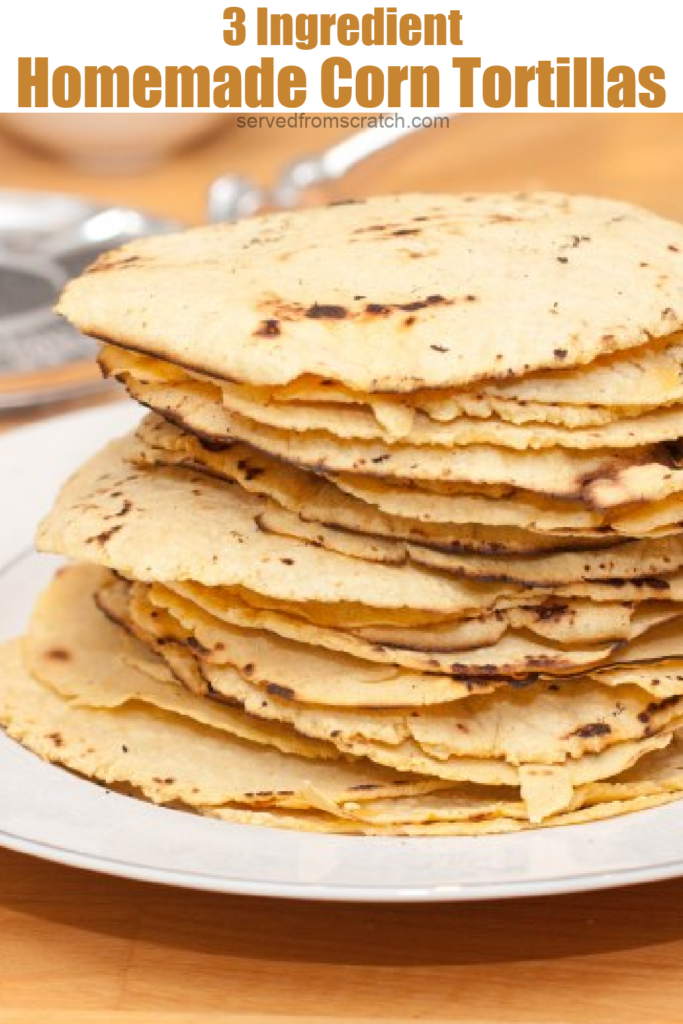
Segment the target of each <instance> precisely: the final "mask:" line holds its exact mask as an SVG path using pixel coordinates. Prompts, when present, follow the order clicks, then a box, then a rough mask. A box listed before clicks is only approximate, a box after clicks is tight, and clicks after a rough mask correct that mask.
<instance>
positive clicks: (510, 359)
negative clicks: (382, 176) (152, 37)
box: [0, 194, 683, 834]
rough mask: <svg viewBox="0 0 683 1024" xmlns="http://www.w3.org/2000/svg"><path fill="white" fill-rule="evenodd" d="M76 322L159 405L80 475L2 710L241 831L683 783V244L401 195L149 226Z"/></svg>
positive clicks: (671, 227)
mask: <svg viewBox="0 0 683 1024" xmlns="http://www.w3.org/2000/svg"><path fill="white" fill-rule="evenodd" d="M61 311H62V313H63V314H64V315H66V316H67V317H68V319H69V320H70V321H71V322H72V323H73V324H75V325H76V326H77V327H78V328H79V329H80V330H81V331H83V332H84V333H86V334H89V335H92V336H94V337H97V338H99V339H100V340H101V341H102V342H103V347H102V351H101V356H100V361H101V365H102V368H103V371H104V373H105V374H107V375H109V376H113V377H116V378H117V379H119V380H120V381H121V382H122V383H123V384H124V385H125V387H126V388H127V389H128V391H129V392H130V394H131V395H132V396H133V398H135V399H136V400H137V401H138V402H140V403H142V404H143V405H145V406H147V407H149V409H151V410H152V412H151V413H150V414H149V415H148V416H147V418H146V419H144V420H143V422H142V424H141V426H140V428H139V429H138V431H137V432H136V434H135V435H134V436H130V437H127V438H124V439H122V440H119V441H116V442H114V443H113V444H111V445H110V446H109V447H108V448H107V449H105V451H103V452H101V453H100V454H99V455H97V456H96V457H95V458H94V459H93V460H92V461H91V462H89V463H88V464H87V465H86V466H84V467H83V468H82V469H81V470H80V471H79V472H78V473H77V474H76V475H75V476H74V477H73V478H72V479H71V480H70V481H69V482H68V484H67V485H66V486H65V488H64V490H63V492H62V494H61V496H60V497H59V499H58V501H57V504H56V506H55V508H54V510H53V511H52V513H51V514H50V515H49V517H48V518H47V520H46V521H45V523H44V524H43V526H42V528H41V531H40V536H39V546H40V548H41V549H42V550H45V551H50V552H55V553H58V554H61V555H65V556H67V558H69V559H70V560H71V561H72V562H73V563H74V565H72V567H70V568H68V569H66V570H64V571H63V572H62V573H61V574H60V575H59V576H58V577H57V578H56V579H55V581H54V582H53V584H52V586H51V588H50V589H49V590H48V592H47V593H46V594H45V595H44V596H43V598H42V599H41V601H40V603H39V605H38V608H37V610H36V612H35V616H34V618H33V622H32V624H31V627H30V629H29V633H28V636H27V638H26V639H25V641H24V644H23V649H22V650H21V651H20V650H19V648H18V646H17V645H16V644H15V645H13V646H10V647H9V648H7V649H6V650H5V654H4V659H5V665H4V673H3V683H2V690H1V698H0V717H1V719H2V721H3V723H4V725H5V727H6V728H7V730H8V732H9V733H10V735H12V736H15V737H17V738H18V739H19V740H20V741H21V742H23V743H25V744H26V745H27V746H28V747H30V748H32V749H33V750H35V751H37V752H38V753H39V754H41V755H42V756H44V757H46V758H49V759H50V760H53V761H56V762H58V763H60V764H63V765H66V766H67V767H69V768H72V769H74V770H76V771H79V772H81V773H82V774H84V775H86V776H90V777H92V778H94V779H97V780H99V781H101V782H104V783H106V784H109V785H122V786H126V787H128V788H130V787H133V789H134V790H135V791H136V792H138V793H140V794H142V795H144V796H145V797H147V798H149V799H151V800H154V801H157V802H161V803H170V802H173V803H174V804H178V805H180V806H183V807H186V808H192V809H194V810H196V811H199V812H201V813H205V814H210V815H215V816H218V817H222V818H226V819H232V820H243V821H252V822H256V823H266V824H274V825H282V826H287V827H293V828H301V829H320V830H338V831H350V832H378V833H400V834H431V833H464V832H469V833H479V832H493V831H504V830H515V829H521V828H525V827H529V825H537V824H546V825H549V824H562V823H570V822H580V821H587V820H590V819H595V818H600V817H607V816H610V815H613V814H618V813H623V812H625V811H629V810H635V809H639V808H642V807H646V806H651V805H653V804H657V803H662V802H665V801H667V800H671V799H674V798H675V797H676V796H677V795H678V794H679V792H680V791H681V790H683V732H681V733H680V739H679V732H678V730H683V700H682V699H681V698H682V697H683V525H682V524H683V472H681V469H680V468H679V467H681V466H683V448H680V449H679V437H681V436H683V370H682V367H683V229H682V228H681V227H680V226H678V225H676V224H671V223H669V222H667V221H664V220H661V219H659V218H657V217H655V216H653V215H651V214H649V213H646V212H643V211H641V210H637V209H634V208H632V207H630V206H626V205H624V204H621V203H615V202H610V201H605V200H598V199H588V198H575V197H567V196H561V195H548V194H539V195H530V196H518V195H514V196H513V195H466V196H428V195H421V196H415V195H412V196H393V197H388V198H379V199H370V200H367V201H365V202H354V203H349V204H339V205H333V206H330V207H325V208H322V209H315V210H308V211H303V212H297V213H291V214H276V215H270V216H265V217H261V218H258V219H252V220H249V221H244V222H241V223H238V224H235V225H229V226H227V225H226V226H220V227H211V228H205V229H200V230H197V231H191V232H188V233H186V234H183V235H178V236H166V237H163V238H159V239H151V240H147V241H143V242H137V243H135V244H133V245H131V246H128V247H126V248H124V249H123V250H120V251H118V252H114V253H112V254H110V255H108V256H106V257H104V258H102V259H100V260H99V261H98V262H97V263H96V264H95V265H94V267H92V268H91V270H90V271H89V272H88V273H86V274H85V275H84V276H83V277H81V278H79V279H78V280H76V281H75V282H73V283H72V284H71V285H70V286H69V288H68V289H67V291H66V293H65V295H64V296H63V299H62V303H61Z"/></svg>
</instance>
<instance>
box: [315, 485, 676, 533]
mask: <svg viewBox="0 0 683 1024" xmlns="http://www.w3.org/2000/svg"><path fill="white" fill-rule="evenodd" d="M626 473H627V474H628V471H626ZM330 479H331V480H332V482H333V483H334V484H335V485H336V486H337V487H338V488H339V489H340V490H342V491H345V492H346V493H347V494H349V495H351V496H352V497H355V498H358V499H359V500H361V501H364V502H367V503H368V504H371V505H375V506H377V508H379V509H380V511H382V512H384V513H386V514H387V515H390V516H399V517H401V516H407V517H410V518H412V519H413V520H415V521H418V522H421V521H424V522H427V523H468V522H475V523H485V524H486V525H488V526H517V527H522V528H524V529H532V530H538V531H540V532H542V533H543V532H546V531H550V532H552V533H554V532H556V531H558V530H559V531H561V532H563V531H569V532H574V531H577V532H578V531H580V530H583V529H586V530H588V532H589V533H590V531H591V530H606V531H613V532H614V533H616V534H618V535H620V536H630V537H645V536H649V535H656V534H657V533H658V531H660V530H664V531H666V532H668V531H671V532H677V531H678V530H680V528H681V524H682V523H683V494H680V493H679V494H673V495H671V496H670V497H668V498H664V499H662V500H661V501H654V502H648V503H646V504H637V505H634V506H627V508H626V509H621V510H620V509H619V508H617V510H616V511H614V512H610V511H609V510H608V511H607V512H599V511H597V510H595V509H591V508H586V507H582V506H581V505H577V504H576V503H572V502H557V501H552V500H551V499H548V498H544V497H543V496H542V495H534V494H531V493H523V492H521V491H512V492H510V493H509V494H506V495H505V496H504V500H502V501H500V500H498V499H497V498H494V499H491V498H489V497H487V496H485V495H473V494H462V493H458V491H457V490H453V492H452V493H448V492H447V491H446V490H437V489H435V488H434V487H430V488H427V487H423V488H420V487H417V486H415V485H414V484H407V485H406V484H401V483H399V482H398V481H395V480H381V479H377V478H372V477H363V476H359V475H356V474H351V473H336V474H333V475H331V477H330Z"/></svg>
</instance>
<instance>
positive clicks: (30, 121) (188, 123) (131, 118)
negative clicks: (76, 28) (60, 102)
mask: <svg viewBox="0 0 683 1024" xmlns="http://www.w3.org/2000/svg"><path fill="white" fill-rule="evenodd" d="M229 116H230V115H229V114H226V113H223V112H222V111H217V110H210V111H201V112H200V111H192V112H187V113H179V114H148V113H142V112H140V113H135V114H124V113H119V112H118V111H117V112H113V113H107V114H104V113H91V114H90V113H88V114H82V113H80V112H78V113H69V114H67V113H64V114H60V113H50V114H37V113H30V114H29V113H26V114H1V115H0V125H2V126H3V127H6V128H8V129H9V130H10V131H11V132H13V133H14V134H16V135H20V136H22V137H23V138H25V139H28V140H29V141H30V142H32V143H34V144H35V145H37V146H39V147H40V148H41V149H46V150H49V151H50V152H52V153H56V154H58V155H59V156H60V157H62V158H63V159H65V160H69V161H70V162H71V163H73V164H77V165H78V166H79V167H82V168H83V169H85V170H88V171H95V172H99V173H103V172H108V173H111V172H121V173H125V172H128V171H137V170H140V169H142V168H145V167H147V166H149V165H151V164H155V163H157V162H158V161H159V160H161V159H163V158H164V157H165V156H166V155H167V154H168V153H170V152H171V151H172V150H174V149H178V148H179V147H181V146H183V145H186V144H187V143H189V142H192V141H193V140H195V139H198V138H200V137H201V136H202V135H206V134H208V133H209V132H210V131H211V130H212V129H215V128H217V127H218V125H219V124H220V122H221V119H222V121H223V123H224V124H225V123H227V122H226V117H229Z"/></svg>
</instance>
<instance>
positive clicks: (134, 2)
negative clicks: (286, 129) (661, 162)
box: [0, 0, 683, 114]
mask: <svg viewBox="0 0 683 1024" xmlns="http://www.w3.org/2000/svg"><path fill="white" fill-rule="evenodd" d="M9 6H10V5H9V0H5V8H6V10H5V18H4V19H3V30H2V33H1V34H0V110H2V111H5V112H7V111H15V110H20V109H26V107H21V106H20V92H21V91H20V88H19V79H20V76H19V69H20V58H25V59H27V60H26V63H25V64H24V65H23V68H24V77H23V81H24V86H23V93H22V99H23V102H24V103H25V104H26V103H29V104H30V106H31V108H33V109H54V110H85V109H106V108H105V106H104V102H106V96H105V92H106V90H103V88H102V82H101V78H100V77H97V76H95V75H94V71H93V69H95V68H98V67H101V66H108V67H112V68H113V67H117V66H119V67H120V68H121V69H122V70H121V71H120V72H119V75H118V77H117V78H115V79H114V82H113V86H114V87H113V90H112V89H110V92H112V93H113V103H114V107H113V109H114V110H116V109H126V110H141V111H142V110H144V109H154V110H156V111H160V110H165V109H178V107H182V106H183V104H184V103H185V104H190V105H191V106H192V107H194V108H196V109H200V108H205V107H206V106H207V105H209V106H212V107H227V108H228V109H233V110H235V111H243V112H245V113H254V114H259V113H264V112H268V111H282V112H284V113H288V114H291V113H292V112H304V111H305V112H311V111H316V112H330V113H337V114H343V113H351V112H362V113H366V114H378V113H379V112H386V111H394V112H396V111H398V110H401V111H402V112H406V113H407V112H410V111H411V109H412V112H413V113H418V114H431V113H435V112H437V111H442V112H445V111H455V110H458V109H460V108H461V107H463V108H464V109H473V110H479V111H487V110H509V111H514V110H516V109H517V110H549V111H550V110H552V111H556V112H563V111H570V110H573V109H578V110H589V111H590V110H596V111H611V110H614V111H620V110H622V111H623V110H625V111H628V110H643V111H644V110H650V111H652V112H656V111H658V110H666V111H679V112H680V111H683V70H682V63H683V62H682V60H681V56H680V49H681V34H682V33H681V30H682V29H683V5H681V3H680V2H679V0H648V2H647V3H641V2H639V0H573V2H571V3H569V2H560V0H462V3H460V4H459V6H458V7H456V8H451V7H450V6H449V5H446V4H444V3H440V2H438V0H409V2H407V3H403V2H398V0H397V3H396V4H395V5H393V6H387V7H382V6H379V5H378V6H377V7H375V6H373V5H371V4H370V3H367V2H365V3H360V2H358V0H340V2H339V3H328V2H313V0H308V2H306V0H300V2H299V3H292V2H288V0H278V2H275V3H273V4H272V5H271V6H266V5H265V4H258V3H255V2H252V0H242V3H241V4H239V5H234V15H233V16H232V17H229V18H226V17H225V11H226V8H227V7H228V6H229V5H228V4H226V2H225V0H195V2H188V0H115V2H113V3H103V2H101V0H28V2H25V3H16V4H14V3H13V4H11V14H10V13H9V11H8V10H7V8H8V7H9ZM259 7H262V8H264V9H265V11H266V14H265V15H264V14H262V15H261V22H262V24H267V26H268V42H267V43H264V44H263V45H259V42H258V34H257V30H258V8H259ZM240 11H243V12H244V22H243V26H241V22H242V19H241V14H240ZM450 12H453V13H452V14H451V16H450V19H449V17H448V16H449V13H450ZM457 12H459V14H458V13H457ZM273 15H291V16H292V40H291V43H290V44H289V45H288V44H287V19H286V18H285V19H284V23H280V24H281V31H282V33H283V36H282V41H281V43H280V45H273V43H272V34H271V29H272V28H273V25H272V17H273ZM331 15H336V18H335V19H334V24H332V20H333V19H332V18H331V17H327V21H326V22H324V19H325V16H331ZM364 15H365V16H368V15H372V16H373V17H372V20H371V21H367V22H366V27H365V29H363V23H362V20H361V19H362V18H363V16H364ZM409 15H412V17H410V18H408V17H407V16H409ZM428 15H441V16H442V17H440V18H433V19H432V20H431V28H430V25H429V24H428V18H427V16H428ZM297 16H299V18H298V20H297ZM306 16H307V17H306ZM344 16H347V17H344ZM356 25H358V30H359V31H358V33H356V31H355V26H356ZM231 26H233V29H232V38H234V39H236V40H238V39H239V38H241V37H242V35H243V38H244V41H243V42H241V43H240V44H239V45H228V44H227V43H226V41H225V40H224V32H226V31H227V32H228V33H230V32H231ZM363 31H365V35H366V41H365V42H364V41H363ZM382 31H383V33H384V43H383V45H373V44H371V43H370V40H371V39H376V38H381V36H379V37H378V33H380V32H382ZM394 31H395V32H396V37H397V41H396V42H395V43H393V42H392V41H391V38H392V34H393V32H394ZM326 32H327V33H329V41H328V40H327V39H326V38H325V35H326ZM430 32H433V35H434V39H435V42H434V44H433V45H428V44H427V43H426V42H425V37H427V38H428V36H429V33H430ZM439 33H440V34H441V45H437V44H436V40H437V39H438V38H439ZM356 34H357V35H358V37H359V38H358V41H357V42H355V43H353V39H354V38H355V37H356ZM401 38H402V39H403V41H401ZM297 43H298V45H297ZM409 43H412V44H413V45H408V44H409ZM36 58H46V60H43V61H42V62H39V63H36ZM264 58H265V61H264ZM268 58H272V64H271V63H270V61H269V60H268ZM454 58H455V59H456V60H463V59H464V60H466V61H467V60H471V59H472V58H475V59H476V58H478V59H480V60H481V67H479V68H476V67H472V68H471V70H470V72H469V74H471V89H469V91H470V92H471V96H468V95H467V93H468V88H467V86H468V82H467V81H466V80H465V79H466V78H467V74H468V73H467V72H465V73H463V72H462V71H461V70H459V69H458V68H454V67H453V59H454ZM337 59H341V63H339V62H338V61H337ZM565 59H568V60H569V63H563V60H565ZM29 61H30V63H29ZM345 62H348V64H347V63H345ZM183 65H186V66H188V68H192V69H194V68H198V67H199V68H200V70H199V71H198V72H197V74H196V75H191V74H190V75H188V76H187V82H186V84H185V86H184V87H183V79H182V76H178V75H177V74H176V70H175V69H177V68H178V67H180V66H183ZM88 67H90V69H91V70H90V71H89V72H88V71H87V68H88ZM250 67H251V71H249V70H248V69H249V68H250ZM426 67H430V68H432V69H436V70H430V71H422V70H420V69H423V68H426ZM169 68H170V69H171V70H170V71H169ZM257 68H258V69H260V70H255V69H257ZM294 68H297V69H300V71H294V70H292V69H294ZM392 69H393V70H392ZM401 69H405V70H401ZM411 69H412V70H411ZM653 69H654V70H653ZM657 69H661V72H660V71H658V70H657ZM662 74H663V77H661V75H662ZM31 75H34V76H35V77H34V79H33V80H31V78H30V76H31ZM88 75H90V76H92V77H91V79H90V83H89V84H88ZM186 75H187V72H186ZM658 76H659V77H658ZM271 79H272V96H271V95H270V92H271ZM141 101H142V104H144V105H141ZM45 102H47V104H48V106H47V107H45V106H44V105H43V106H39V104H44V103H45ZM117 102H118V104H119V106H118V107H117V106H116V104H117ZM126 103H127V105H126ZM469 103H471V105H469ZM174 104H176V105H174ZM186 109H190V106H187V107H186Z"/></svg>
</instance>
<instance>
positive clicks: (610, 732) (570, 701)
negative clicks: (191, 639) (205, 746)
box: [128, 604, 683, 766]
mask: <svg viewBox="0 0 683 1024" xmlns="http://www.w3.org/2000/svg"><path fill="white" fill-rule="evenodd" d="M128 614H129V616H130V618H131V620H132V623H133V626H134V627H135V628H136V629H137V630H139V631H140V636H141V638H142V639H143V640H145V641H146V642H147V643H148V644H150V645H151V646H153V647H155V648H156V645H157V643H158V641H159V640H161V641H162V644H161V646H160V647H159V648H158V649H159V651H160V653H162V654H164V649H165V648H167V647H168V648H169V650H170V651H174V650H176V649H177V647H180V656H181V657H183V658H184V657H186V656H187V655H188V653H189V654H190V656H191V657H194V658H195V660H196V663H197V667H198V669H199V674H200V676H201V677H203V679H204V680H205V684H204V687H203V689H202V691H201V692H202V695H204V696H209V695H215V696H222V697H223V698H227V699H228V700H229V701H231V702H234V701H238V702H239V703H240V704H241V705H242V706H244V707H245V710H246V711H247V712H249V714H252V715H255V716H257V717H266V718H271V719H274V720H275V721H283V722H286V723H287V724H289V725H292V726H293V727H294V728H295V729H297V730H298V731H300V732H302V733H303V734H304V735H306V736H313V737H316V738H319V739H323V740H330V741H331V742H336V741H337V740H339V739H341V740H342V741H343V742H344V743H349V742H354V741H355V740H358V739H360V740H370V741H375V742H378V743H384V744H389V745H391V746H398V745H399V744H401V743H403V742H404V741H406V740H415V741H416V742H417V743H418V745H419V746H420V747H422V749H423V750H424V751H425V752H426V753H429V754H430V755H431V756H433V757H435V758H438V759H440V760H444V761H445V760H448V759H450V758H452V757H475V758H486V759H488V758H492V759H502V760H505V761H506V762H508V763H510V764H513V765H516V766H519V765H522V764H527V763H542V764H546V763H548V764H553V763H564V762H566V761H567V760H569V759H571V758H580V757H582V756H583V755H585V754H587V753H599V752H600V751H601V750H604V749H606V748H607V747H608V746H612V745H613V744H615V743H619V742H623V741H625V740H633V739H642V738H647V737H649V736H651V735H653V734H654V733H656V732H658V731H661V729H662V728H664V727H665V726H668V725H670V724H671V723H672V722H677V721H678V719H679V718H680V717H681V715H682V714H683V708H680V707H679V703H680V696H679V695H676V696H674V697H671V696H670V697H667V698H664V699H663V700H662V701H660V702H659V703H657V702H656V701H653V700H652V695H651V694H650V693H648V692H647V691H646V690H644V689H641V688H639V687H636V686H630V687H629V686H620V687H616V686H605V685H602V684H601V683H600V681H599V679H590V678H583V679H581V680H578V679H572V680H568V681H564V682H561V681H546V682H541V683H538V684H536V685H535V686H532V687H529V688H528V689H525V690H523V691H519V690H512V689H510V688H506V689H505V690H498V691H497V692H495V693H494V694H483V695H473V696H470V697H467V698H464V699H463V700H460V701H456V702H454V703H451V704H448V705H446V706H444V707H439V708H437V709H434V708H429V709H425V710H421V711H415V710H411V711H406V710H405V709H404V710H402V709H396V710H389V709H376V710H374V711H372V710H370V711H369V710H367V709H363V710H361V711H360V712H359V711H358V710H357V709H355V708H343V709H342V708H337V707H332V706H329V705H325V704H323V705H316V706H308V707H307V706H305V705H302V704H300V703H299V702H298V701H297V700H296V698H295V697H293V696H290V695H289V694H284V693H283V694H282V695H278V694H277V693H276V692H275V691H273V692H272V693H269V692H268V691H267V690H266V693H265V694H264V692H263V690H262V689H261V688H260V687H259V686H258V685H256V683H255V682H254V681H253V680H251V679H248V678H245V676H244V674H242V673H240V672H238V671H236V670H235V669H234V668H233V667H232V666H231V665H220V666H218V665H211V664H208V663H207V662H205V661H203V660H202V659H201V658H199V657H198V655H197V654H196V652H194V653H192V647H191V645H183V644H182V643H181V641H180V639H176V638H174V639H169V636H170V635H171V636H172V634H173V633H174V624H173V623H172V624H171V625H170V626H169V625H168V623H167V621H166V620H167V619H169V618H171V619H172V616H169V614H168V613H164V615H162V616H159V615H157V616H156V617H154V616H153V615H150V614H145V613H144V610H143V612H142V614H141V613H140V610H139V608H136V607H135V605H134V604H131V605H129V611H128ZM175 635H176V637H179V635H181V634H180V631H178V632H176V634H175ZM183 646H186V648H187V649H186V650H183V649H182V648H183ZM164 656H165V655H164ZM171 664H173V661H172V659H171ZM680 692H681V693H683V687H681V688H680ZM266 709H269V713H266Z"/></svg>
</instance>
